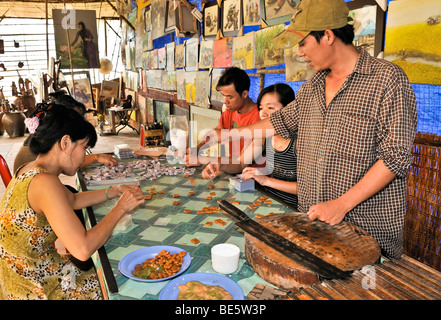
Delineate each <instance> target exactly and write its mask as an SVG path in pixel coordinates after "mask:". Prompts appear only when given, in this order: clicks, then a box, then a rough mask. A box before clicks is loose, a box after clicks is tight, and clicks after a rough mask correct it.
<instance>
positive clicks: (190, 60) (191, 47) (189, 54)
mask: <svg viewBox="0 0 441 320" xmlns="http://www.w3.org/2000/svg"><path fill="white" fill-rule="evenodd" d="M198 57H199V39H198V38H192V39H189V40H185V70H186V71H195V70H197V69H198V60H199V59H198Z"/></svg>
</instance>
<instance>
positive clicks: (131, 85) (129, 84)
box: [124, 71, 139, 90]
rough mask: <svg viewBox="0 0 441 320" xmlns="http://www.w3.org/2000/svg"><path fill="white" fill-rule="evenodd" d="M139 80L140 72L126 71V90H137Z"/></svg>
mask: <svg viewBox="0 0 441 320" xmlns="http://www.w3.org/2000/svg"><path fill="white" fill-rule="evenodd" d="M138 79H139V75H138V72H134V71H126V72H125V77H124V80H125V86H126V89H131V90H137V89H138Z"/></svg>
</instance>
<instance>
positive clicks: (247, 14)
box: [243, 0, 260, 26]
mask: <svg viewBox="0 0 441 320" xmlns="http://www.w3.org/2000/svg"><path fill="white" fill-rule="evenodd" d="M243 25H244V26H255V25H260V0H243Z"/></svg>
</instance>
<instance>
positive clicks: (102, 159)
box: [96, 153, 118, 167]
mask: <svg viewBox="0 0 441 320" xmlns="http://www.w3.org/2000/svg"><path fill="white" fill-rule="evenodd" d="M96 162H98V163H102V164H105V165H108V166H111V167H113V166H116V165H117V164H118V160H117V159H116V158H114V157H113V156H112V155H110V154H103V153H100V154H97V155H96Z"/></svg>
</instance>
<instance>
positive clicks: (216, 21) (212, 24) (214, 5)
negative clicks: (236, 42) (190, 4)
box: [203, 0, 221, 39]
mask: <svg viewBox="0 0 441 320" xmlns="http://www.w3.org/2000/svg"><path fill="white" fill-rule="evenodd" d="M203 17H204V20H203V21H204V29H203V32H204V38H205V39H214V38H216V35H217V32H218V31H219V29H220V23H221V8H220V7H219V4H218V2H217V0H212V1H210V2H208V3H205V4H204V9H203Z"/></svg>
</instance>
